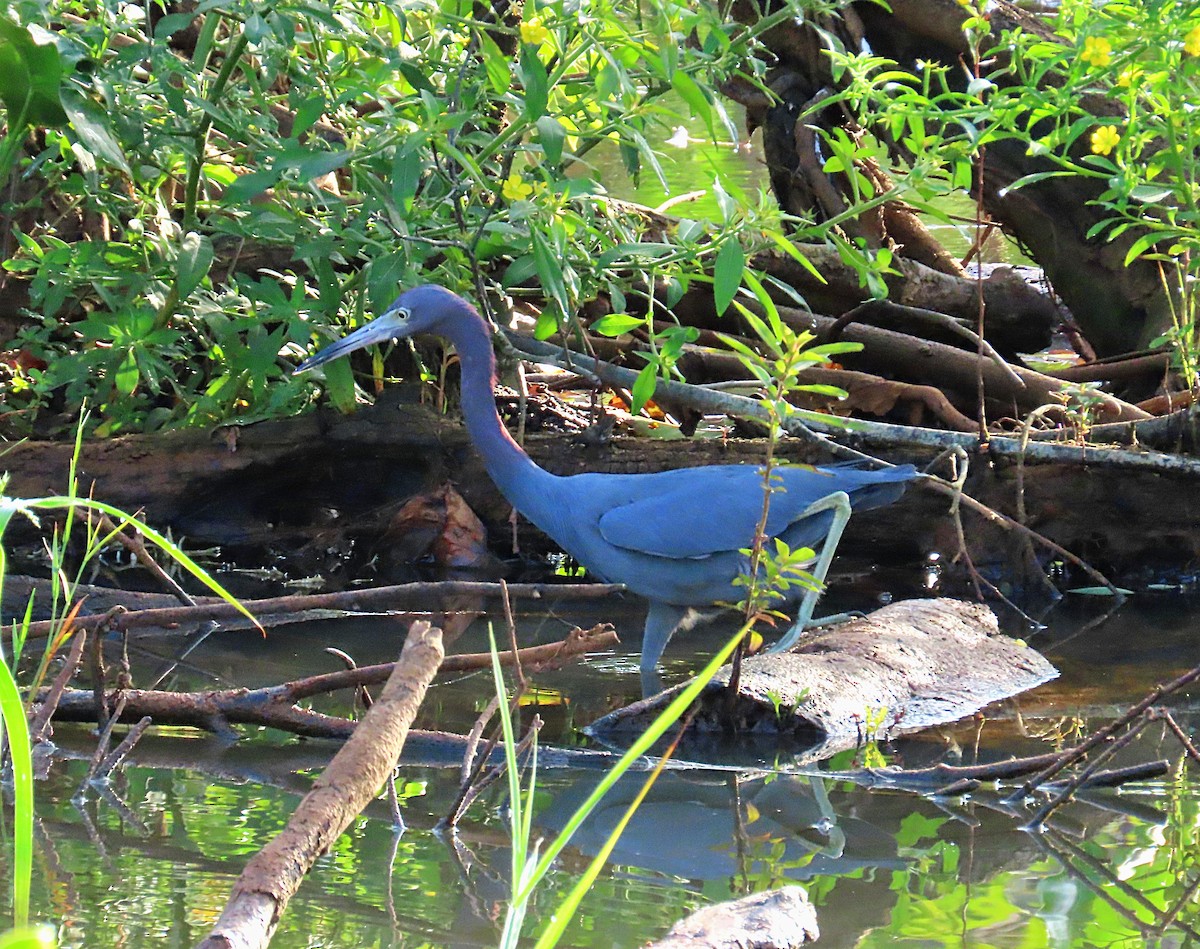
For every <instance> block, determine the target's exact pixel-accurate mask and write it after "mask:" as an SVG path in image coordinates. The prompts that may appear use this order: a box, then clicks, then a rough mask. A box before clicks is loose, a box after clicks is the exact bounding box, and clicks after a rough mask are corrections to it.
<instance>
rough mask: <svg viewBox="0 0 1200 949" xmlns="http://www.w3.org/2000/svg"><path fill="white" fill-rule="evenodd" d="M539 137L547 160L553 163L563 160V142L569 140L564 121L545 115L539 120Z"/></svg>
mask: <svg viewBox="0 0 1200 949" xmlns="http://www.w3.org/2000/svg"><path fill="white" fill-rule="evenodd" d="M537 129H538V139H539V141H541V143H542V151H543V152H545V154H546V160H547V161H548V162H550V163H551V164H553V165H557V164H558V163H559V162H560V161H562V153H563V143H564V142H565V141H566V140H567V130H566V129H565V128H563V127H562V123H561V122H559V121H558V119H556V118H555V117H554V116H552V115H543V116H542V117H541V118H540V119H538V120H537Z"/></svg>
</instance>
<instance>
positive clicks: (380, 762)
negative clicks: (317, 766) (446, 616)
mask: <svg viewBox="0 0 1200 949" xmlns="http://www.w3.org/2000/svg"><path fill="white" fill-rule="evenodd" d="M441 661H442V634H441V630H439V629H436V628H434V627H431V626H430V625H429V624H428V623H426V622H423V621H418V622H416V623H413V625H412V628H411V629H410V630H409V634H408V639H407V640H405V643H404V649H403V650H402V651H401V653H400V659H399V661H398V662H396V663H395V667H394V670H393V672H392V675H391V678H390V679H388V683H387V685H386V686H385V687H384V689H383V693H382V694H381V695H380V696H379V698H378V700H377V701H376V702H375V704H374V705H372V706H371V708H370V709H369V710H368V711H367V713H366V715H365V716H364V717H363V720H362V721H361V722H359V724H358V728H357V729H356V730H355V733H354V735H353V737H351V738H350V740H349V741H347V742H346V744H345V745H344V746H343V747H342V748H341V749H340V750H339V751H338V753H337V755H335V756H334V759H333V761H331V762H330V763H329V767H328V768H326V769H325V772H324V773H323V774H322V775H321V776H320V777H319V778H317V780H316V781H315V782H314V783H313V788H312V790H311V791H310V792H309V793H308V795H307V796H306V797H305V798H304V799H303V800H302V801H301V802H300V803H299V805H297V807H296V811H295V813H294V814H293V815H292V819H291V820H290V821H288V825H287V826H286V827H285V828H284V829H283V831H281V832H280V834H279V835H278V836H277V837H276V838H275V839H274V840H272V841H271V842H270V843H269V844H267V845H266V846H265V847H264V848H263V849H262V850H261V851H259V853H258V854H257V855H255V856H254V857H253V858H252V859H251V860H250V862H249V863H248V864H246V868H245V869H244V870H243V871H242V875H241V876H240V877H239V878H238V881H237V883H236V884H234V887H233V893H232V895H231V896H230V899H229V902H228V903H227V904H226V906H225V910H224V912H222V913H221V917H220V919H218V920H217V923H216V925H215V926H214V927H213V930H212V932H211V933H210V934H209V935H208V937H207V938H205V939H204V940H203V941H202V942H200V943H199V945H200V947H201V949H234V947H237V949H252V947H265V946H266V945H267V944H268V943H269V942H270V939H271V935H272V934H273V933H274V931H275V928H276V926H278V924H279V920H280V917H281V916H282V915H283V911H284V909H285V908H286V907H287V904H288V901H289V900H290V899H291V898H292V896H293V895H294V894H295V893H296V891H297V890H298V889H299V887H300V883H301V882H302V881H303V879H304V876H305V874H307V873H308V871H309V870H310V869H311V868H312V865H313V863H315V862H316V860H317V858H318V857H320V856H321V855H322V854H324V853H326V852H327V851H328V850H329V848H330V847H331V846H332V845H333V842H334V841H335V840H336V839H337V837H338V836H339V835H340V834H341V833H342V831H344V830H345V829H346V827H348V826H349V824H350V822H351V821H352V820H354V818H355V817H357V816H358V814H359V813H360V812H361V811H362V809H363V808H364V807H366V806H367V804H368V803H369V802H370V801H371V799H372V798H374V797H375V795H376V794H377V793H378V792H379V789H380V787H381V786H382V785H383V783H384V781H386V780H387V779H388V777H389V776H390V775H391V772H392V768H393V767H395V764H396V761H397V759H398V758H399V757H400V751H401V750H402V749H403V747H404V741H405V738H406V737H407V736H408V729H409V726H411V725H412V722H413V719H414V718H415V717H416V714H417V709H418V708H420V705H421V701H422V699H424V697H425V690H426V689H427V688H428V687H429V683H430V682H431V681H433V677H434V675H435V674H436V673H437V670H438V665H439V664H440V663H441Z"/></svg>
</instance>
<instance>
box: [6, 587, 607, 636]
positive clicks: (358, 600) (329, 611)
mask: <svg viewBox="0 0 1200 949" xmlns="http://www.w3.org/2000/svg"><path fill="white" fill-rule="evenodd" d="M44 584H45V582H44V581H40V580H37V579H34V578H31V577H20V576H18V577H12V578H10V579H9V581H6V582H5V585H4V597H5V599H6V600H8V602H10V603H13V604H19V605H20V606H21V607H22V608H23V606H24V604H25V602H26V601H27V599H28V597H29V594H30V593H31V592H34V591H36V590H39V589H43V588H44ZM624 589H625V588H624V587H623V586H621V585H620V584H608V583H586V584H580V583H571V584H554V583H513V584H504V585H502V584H500V583H486V582H481V581H472V580H446V581H442V582H431V583H404V584H400V585H398V586H388V587H371V588H362V589H357V590H344V591H341V592H338V593H308V594H295V595H293V596H277V597H269V598H267V599H262V600H243V601H242V606H244V607H245V608H246V609H247V610H249V611H250V612H251V613H252V614H254V616H255V617H257V618H258V619H259V621H260V622H261V623H262V625H263V626H264V627H269V626H279V625H284V624H287V623H299V622H304V621H306V620H314V619H329V618H332V617H335V616H345V615H348V614H353V613H364V612H382V611H389V612H390V611H392V610H395V609H396V608H397V607H400V606H404V605H408V604H413V605H420V606H425V607H433V606H445V607H446V608H447V609H451V610H461V609H463V606H462V602H461V601H462V600H463V599H464V598H467V599H470V598H474V599H478V600H481V601H482V600H484V599H489V600H497V599H501V598H503V597H504V596H505V591H506V590H507V594H508V595H509V596H511V597H512V598H513V599H532V600H547V599H552V598H557V597H578V598H582V599H593V598H596V597H604V596H609V595H611V594H613V593H618V592H620V591H621V590H624ZM77 592H78V594H79V596H80V597H87V598H88V600H87V604H86V605H88V606H90V607H91V608H92V609H91V610H81V615H80V616H78V617H76V619H75V621H74V622H73V624H72V626H73V628H75V629H77V630H94V629H97V628H99V627H100V626H104V627H105V628H106V629H108V630H113V631H116V632H132V631H133V630H143V631H144V630H158V631H161V630H164V629H177V628H178V627H180V626H183V625H185V624H187V625H188V628H189V631H190V629H191V628H192V626H191V624H195V623H203V622H206V621H210V620H221V621H223V622H228V624H229V625H230V626H231V627H233V628H240V627H244V626H248V625H250V621H249V620H247V619H246V618H245V615H244V614H243V613H242V612H241V611H240V610H239V609H238V608H237V607H236V606H234V605H233V604H232V603H227V602H226V601H224V600H222V599H219V598H217V597H199V598H197V601H196V602H195V603H194V604H193V605H191V606H161V605H157V604H161V603H163V602H166V601H173V600H174V597H170V596H165V597H164V596H163V595H162V594H151V593H126V592H124V591H120V590H113V589H112V588H111V587H97V586H85V587H83V588H81V589H79V590H78V591H77ZM10 597H11V599H10ZM93 598H94V599H93ZM126 601H132V602H134V603H136V604H142V605H143V606H144V608H142V609H136V610H132V611H130V610H129V609H128V608H127V607H125V606H123V605H122V604H123V603H125V602H126ZM150 603H154V604H156V605H154V606H150V605H147V604H150ZM105 604H107V605H105ZM96 609H101V610H104V612H102V613H98V612H94V610H96ZM113 611H115V612H113ZM423 612H424V613H428V610H425V611H423ZM405 617H410V618H417V617H416V616H414V614H411V613H406V614H396V618H397V619H403V618H405ZM55 626H56V624H55V623H52V622H51V621H49V620H40V621H37V622H34V623H30V625H29V630H28V635H29V636H30V638H33V639H39V638H42V637H45V636H48V635H50V634H51V633H52V632H53V631H54V629H55Z"/></svg>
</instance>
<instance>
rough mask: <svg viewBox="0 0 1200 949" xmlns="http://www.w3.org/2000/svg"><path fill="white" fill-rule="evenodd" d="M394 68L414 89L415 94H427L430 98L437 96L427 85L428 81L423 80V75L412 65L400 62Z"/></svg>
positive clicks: (431, 87)
mask: <svg viewBox="0 0 1200 949" xmlns="http://www.w3.org/2000/svg"><path fill="white" fill-rule="evenodd" d="M396 68H397V69H399V70H400V75H402V76H403V77H404V78H405V79H407V80H408V84H409V85H410V86H412V87H413V88H414V89H416V90H417V92H427V93H429V94H430V95H431V96H436V95H437V91H436V90H435V89H434V88H433V86H431V85H430V84H429V80H428V79H426V78H425V74H424V73H422V72H421V70H419V69H418V68H417V67H416V66H414V65H413V64H412V63H403V62H402V63H400V65H399V66H397V67H396Z"/></svg>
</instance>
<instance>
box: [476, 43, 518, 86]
mask: <svg viewBox="0 0 1200 949" xmlns="http://www.w3.org/2000/svg"><path fill="white" fill-rule="evenodd" d="M479 42H480V50H481V52H482V53H483V68H484V71H485V72H486V73H487V78H488V85H489V86H491V87H492V91H493V92H494V93H496V95H498V96H502V95H504V93H506V92H508V87H509V86H511V85H512V67H511V66H510V65H509V59H508V57H507V56H505V55H504V52H503V51H502V50H501V49H500V47H499V46H497V45H496V41H495V40H494V39H492V38H491V37H490V36H488V35H487V34H486V33H480V34H479Z"/></svg>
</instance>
